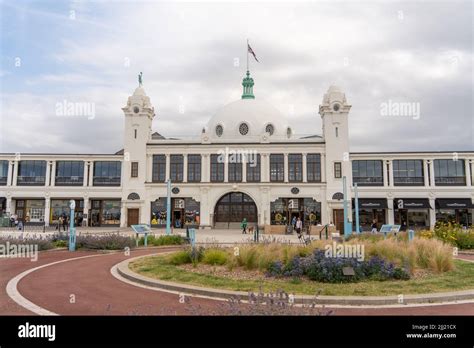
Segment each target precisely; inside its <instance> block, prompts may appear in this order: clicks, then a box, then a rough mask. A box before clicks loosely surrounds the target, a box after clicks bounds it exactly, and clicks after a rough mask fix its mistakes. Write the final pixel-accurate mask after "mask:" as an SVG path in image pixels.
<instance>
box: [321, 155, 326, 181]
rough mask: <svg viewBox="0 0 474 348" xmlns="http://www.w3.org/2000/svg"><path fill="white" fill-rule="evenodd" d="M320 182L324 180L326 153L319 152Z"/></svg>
mask: <svg viewBox="0 0 474 348" xmlns="http://www.w3.org/2000/svg"><path fill="white" fill-rule="evenodd" d="M321 182H326V154H324V153H322V154H321Z"/></svg>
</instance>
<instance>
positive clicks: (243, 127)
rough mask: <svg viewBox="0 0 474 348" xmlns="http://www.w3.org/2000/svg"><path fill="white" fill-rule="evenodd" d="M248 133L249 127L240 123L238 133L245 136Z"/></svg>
mask: <svg viewBox="0 0 474 348" xmlns="http://www.w3.org/2000/svg"><path fill="white" fill-rule="evenodd" d="M248 132H249V126H248V124H247V123H241V124H240V126H239V133H240V134H242V135H247V133H248Z"/></svg>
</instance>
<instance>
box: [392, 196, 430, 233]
mask: <svg viewBox="0 0 474 348" xmlns="http://www.w3.org/2000/svg"><path fill="white" fill-rule="evenodd" d="M393 209H394V220H395V224H397V225H400V226H401V230H406V229H407V228H409V229H426V228H429V226H430V209H431V207H430V201H429V199H427V198H395V199H394V200H393Z"/></svg>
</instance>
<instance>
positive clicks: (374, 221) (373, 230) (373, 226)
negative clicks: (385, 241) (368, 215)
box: [370, 219, 378, 233]
mask: <svg viewBox="0 0 474 348" xmlns="http://www.w3.org/2000/svg"><path fill="white" fill-rule="evenodd" d="M370 228H372V231H371V233H377V232H378V231H377V220H375V219H373V220H372V225H371V226H370Z"/></svg>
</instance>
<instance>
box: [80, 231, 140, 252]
mask: <svg viewBox="0 0 474 348" xmlns="http://www.w3.org/2000/svg"><path fill="white" fill-rule="evenodd" d="M127 247H128V248H130V249H131V248H133V247H135V241H134V240H133V239H132V238H130V237H126V236H121V235H119V234H116V233H111V234H103V235H100V236H94V235H80V236H77V237H76V249H81V248H84V249H100V250H122V249H125V248H127Z"/></svg>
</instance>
